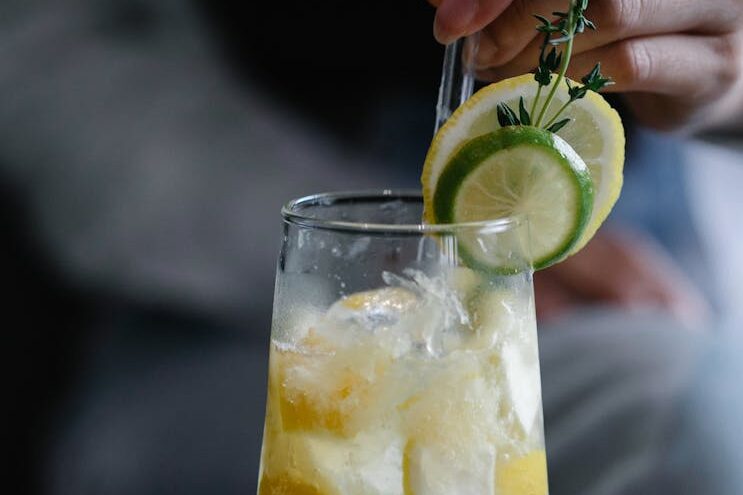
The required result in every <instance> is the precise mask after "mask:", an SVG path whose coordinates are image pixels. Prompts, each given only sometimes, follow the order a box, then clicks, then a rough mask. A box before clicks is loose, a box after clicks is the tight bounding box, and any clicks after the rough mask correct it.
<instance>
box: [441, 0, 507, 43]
mask: <svg viewBox="0 0 743 495" xmlns="http://www.w3.org/2000/svg"><path fill="white" fill-rule="evenodd" d="M512 1H513V0H440V2H439V5H438V8H437V9H436V20H435V21H434V29H433V32H434V36H435V37H436V39H437V40H438V41H439V42H440V43H443V44H448V43H451V42H453V41H455V40H457V39H458V38H461V37H463V36H467V35H470V34H472V33H474V32H477V31H480V30H481V29H482V28H484V27H485V26H487V25H488V24H489V23H491V22H492V21H493V19H495V18H496V17H498V16H499V15H500V14H501V13H502V12H503V11H504V10H505V9H506V7H508V5H509V4H510V3H511V2H512Z"/></svg>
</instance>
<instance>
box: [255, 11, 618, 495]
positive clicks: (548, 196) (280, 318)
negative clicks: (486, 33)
mask: <svg viewBox="0 0 743 495" xmlns="http://www.w3.org/2000/svg"><path fill="white" fill-rule="evenodd" d="M587 5H588V1H587V0H570V1H569V2H568V7H569V8H568V10H567V12H564V13H560V12H557V13H554V14H553V15H554V16H555V18H554V19H553V20H550V19H548V18H543V17H539V16H538V17H539V20H540V22H541V23H542V25H541V26H539V28H538V30H539V31H540V33H542V34H543V35H544V42H543V44H542V49H541V53H540V57H539V66H538V69H537V71H536V73H535V74H528V75H523V76H519V77H515V78H511V79H507V80H504V81H500V82H498V83H495V84H492V85H490V86H488V87H486V88H484V89H482V90H481V91H479V92H478V93H477V94H476V95H474V96H473V97H472V98H470V99H469V100H467V101H466V102H465V103H464V104H463V105H462V106H461V107H459V108H458V109H457V110H456V111H455V112H454V113H453V114H451V115H450V114H449V113H448V112H441V111H439V117H440V118H439V119H438V121H439V122H440V123H441V122H444V120H446V123H445V124H444V125H443V126H442V127H441V129H439V130H438V132H437V134H436V136H435V138H434V140H433V142H432V144H431V147H430V149H429V152H428V155H427V157H426V160H425V163H424V168H423V174H422V178H421V179H422V194H421V195H418V194H414V193H404V192H397V193H396V192H390V191H384V192H378V193H355V194H354V193H349V194H325V195H317V196H311V197H307V198H303V199H300V200H296V201H293V202H291V203H289V204H288V205H287V206H286V207H285V208H284V212H283V214H284V242H283V247H282V251H281V256H280V258H279V268H278V276H277V287H276V296H275V307H274V321H273V327H272V341H271V351H270V352H271V358H270V363H271V364H270V373H269V393H268V407H267V414H266V424H265V432H264V439H263V453H262V460H261V468H260V485H259V495H272V494H273V495H277V494H293V495H367V494H368V495H397V494H400V495H444V494H446V495H451V494H457V495H546V494H547V492H548V488H547V466H546V456H545V444H544V434H543V425H542V408H541V391H540V378H539V359H538V350H537V337H536V324H535V308H534V298H533V290H532V273H533V270H537V269H542V268H546V267H549V266H551V265H553V264H555V263H558V262H560V261H562V260H563V259H565V258H566V257H568V256H570V255H572V254H574V253H576V252H577V251H578V250H580V249H581V248H582V247H583V246H584V245H585V244H586V243H587V242H588V241H589V240H590V239H591V237H592V236H593V235H594V233H595V232H596V230H597V229H598V228H599V226H600V225H601V223H602V222H603V221H604V220H605V219H606V217H607V215H608V214H609V212H610V210H611V208H612V206H613V205H614V203H615V202H616V200H617V198H618V196H619V191H620V189H621V184H622V166H623V163H624V133H623V128H622V124H621V121H620V119H619V117H618V115H617V114H616V112H615V111H614V110H613V109H612V108H611V107H610V106H609V105H608V103H607V102H606V101H605V100H604V99H603V98H602V97H601V96H600V95H598V94H597V91H598V90H600V89H601V88H603V87H604V86H606V85H607V84H609V83H610V81H609V80H608V79H607V78H604V77H603V76H602V74H601V71H600V65H599V64H597V65H596V66H595V67H594V68H593V70H591V72H590V73H589V74H587V75H586V76H585V77H584V78H583V79H582V84H581V83H577V82H575V81H569V80H568V79H567V78H566V77H565V75H566V70H567V64H568V63H569V61H570V55H571V51H572V44H573V38H574V36H575V35H576V34H578V33H580V32H582V31H583V30H584V29H585V28H593V27H595V26H593V24H592V23H591V22H590V21H589V20H588V19H586V18H585V15H584V13H585V9H586V8H587ZM558 45H564V46H565V48H564V49H563V51H562V52H561V53H558V52H557V49H556V46H558ZM448 53H449V56H447V58H446V63H445V71H444V72H445V77H444V83H443V84H442V92H441V95H442V97H441V98H440V102H439V103H440V105H439V107H440V110H441V109H442V108H444V107H445V106H446V105H445V103H446V102H447V101H452V98H453V97H454V96H456V95H455V94H454V93H456V91H453V89H452V88H455V87H458V88H460V89H461V91H460V95H465V93H466V92H467V90H468V88H470V86H469V85H468V84H456V85H452V84H449V83H450V82H451V81H448V80H447V76H446V74H454V73H456V70H453V69H452V67H453V64H454V65H456V62H457V61H458V60H462V54H461V53H459V52H458V51H457V50H448ZM463 53H465V54H467V56H469V57H471V56H472V50H471V49H470V50H464V52H463ZM452 54H453V55H452ZM555 76H556V77H555ZM455 99H456V98H455ZM442 103H443V105H442Z"/></svg>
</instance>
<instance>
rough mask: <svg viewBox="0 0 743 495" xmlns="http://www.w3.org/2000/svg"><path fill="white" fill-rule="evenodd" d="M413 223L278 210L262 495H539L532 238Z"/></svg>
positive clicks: (542, 481) (355, 200)
mask: <svg viewBox="0 0 743 495" xmlns="http://www.w3.org/2000/svg"><path fill="white" fill-rule="evenodd" d="M422 209H423V205H422V200H421V197H420V194H418V193H407V192H394V191H379V192H361V193H341V194H322V195H316V196H311V197H306V198H302V199H299V200H295V201H292V202H290V203H289V204H288V205H287V206H286V207H285V208H284V209H283V216H284V238H283V245H282V248H281V253H280V257H279V263H278V274H277V279H276V293H275V301H274V313H273V327H272V335H271V337H272V338H271V350H270V353H271V357H270V372H269V384H268V405H267V411H266V423H265V430H264V435H263V451H262V458H261V466H260V484H259V488H258V493H259V494H260V495H271V494H272V495H278V494H292V495H331V494H332V495H367V494H368V495H397V494H400V495H413V494H414V495H439V494H441V495H444V494H446V495H452V494H457V495H484V494H496V495H546V494H547V491H548V490H547V467H546V459H545V451H544V434H543V420H542V403H541V389H540V377H539V360H538V352H537V335H536V323H535V311H534V297H533V285H532V272H531V269H530V268H529V266H528V264H527V263H526V262H525V261H524V260H525V259H526V258H527V257H526V256H525V253H524V249H525V248H524V247H525V246H527V245H528V242H526V239H527V233H528V231H527V226H526V225H525V224H524V222H523V221H520V220H519V219H503V220H496V221H488V222H479V223H472V224H463V225H421V223H420V219H421V218H422Z"/></svg>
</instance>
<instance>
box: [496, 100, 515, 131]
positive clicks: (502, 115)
mask: <svg viewBox="0 0 743 495" xmlns="http://www.w3.org/2000/svg"><path fill="white" fill-rule="evenodd" d="M497 110H498V123H499V124H500V125H501V127H508V126H511V125H521V122H520V121H519V118H518V117H517V116H516V113H515V112H514V111H513V110H511V107H509V106H508V105H506V104H505V103H498V107H497Z"/></svg>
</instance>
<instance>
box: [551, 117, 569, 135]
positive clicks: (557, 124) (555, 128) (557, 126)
mask: <svg viewBox="0 0 743 495" xmlns="http://www.w3.org/2000/svg"><path fill="white" fill-rule="evenodd" d="M570 120H571V119H562V120H561V121H559V122H555V123H554V124H552V125H551V126H549V127H548V128H547V130H548V131H550V132H553V133H555V134H557V132H558V131H559V130H560V129H562V128H563V127H565V126H566V125H568V124H569V123H570Z"/></svg>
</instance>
